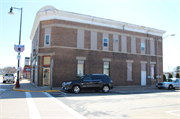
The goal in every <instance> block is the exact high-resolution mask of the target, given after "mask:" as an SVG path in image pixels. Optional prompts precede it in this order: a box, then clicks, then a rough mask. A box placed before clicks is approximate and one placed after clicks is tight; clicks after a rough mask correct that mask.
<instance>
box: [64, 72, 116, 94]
mask: <svg viewBox="0 0 180 119" xmlns="http://www.w3.org/2000/svg"><path fill="white" fill-rule="evenodd" d="M112 88H113V81H112V80H111V79H110V77H109V76H107V75H105V74H88V75H85V76H80V77H78V78H77V79H76V80H74V81H68V82H63V83H62V89H63V90H66V91H69V92H74V93H79V92H80V91H81V90H95V91H96V92H99V91H100V90H102V91H103V92H104V93H108V92H109V90H110V89H112Z"/></svg>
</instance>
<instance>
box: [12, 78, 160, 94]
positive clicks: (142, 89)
mask: <svg viewBox="0 0 180 119" xmlns="http://www.w3.org/2000/svg"><path fill="white" fill-rule="evenodd" d="M13 90H14V91H23V92H60V91H61V90H62V88H61V87H54V88H52V90H51V89H50V87H37V86H35V85H34V84H33V83H31V82H30V81H29V80H28V79H22V80H21V81H20V87H19V88H16V85H15V86H14V88H13ZM156 91H157V88H156V87H155V85H151V86H150V85H147V86H141V85H137V86H114V88H113V89H111V90H110V92H112V93H113V92H114V93H117V92H118V93H121V94H129V93H146V92H156Z"/></svg>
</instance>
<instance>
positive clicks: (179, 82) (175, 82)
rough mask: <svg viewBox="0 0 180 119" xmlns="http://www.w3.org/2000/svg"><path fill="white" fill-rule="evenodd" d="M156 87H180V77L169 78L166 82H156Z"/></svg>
mask: <svg viewBox="0 0 180 119" xmlns="http://www.w3.org/2000/svg"><path fill="white" fill-rule="evenodd" d="M156 87H158V88H159V89H161V88H165V89H175V88H180V79H179V78H169V79H167V80H166V81H165V82H159V83H156Z"/></svg>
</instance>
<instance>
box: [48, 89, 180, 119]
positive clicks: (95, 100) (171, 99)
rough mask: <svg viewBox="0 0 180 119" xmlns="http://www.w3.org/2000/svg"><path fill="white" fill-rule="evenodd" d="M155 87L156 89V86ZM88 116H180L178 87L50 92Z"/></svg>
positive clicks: (91, 118) (166, 118) (162, 118)
mask: <svg viewBox="0 0 180 119" xmlns="http://www.w3.org/2000/svg"><path fill="white" fill-rule="evenodd" d="M157 90H159V89H157ZM50 94H51V95H53V96H54V97H56V98H57V99H58V100H59V101H61V102H63V103H64V104H66V105H67V106H69V107H70V108H72V109H74V110H75V111H77V112H79V113H80V114H81V115H83V116H85V117H87V118H88V119H97V118H98V119H104V118H107V119H121V118H128V119H129V118H140V119H180V91H179V90H164V89H162V90H159V92H154V91H152V92H149V91H147V93H139V94H132V93H131V94H120V93H114V92H113V93H111V92H110V93H108V94H104V93H95V92H93V91H92V92H88V93H87V92H86V93H85V92H83V93H80V94H73V93H66V92H61V93H50Z"/></svg>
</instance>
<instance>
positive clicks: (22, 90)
mask: <svg viewBox="0 0 180 119" xmlns="http://www.w3.org/2000/svg"><path fill="white" fill-rule="evenodd" d="M13 90H14V91H21V92H59V90H43V91H31V90H24V89H16V88H15V86H14V87H13Z"/></svg>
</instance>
